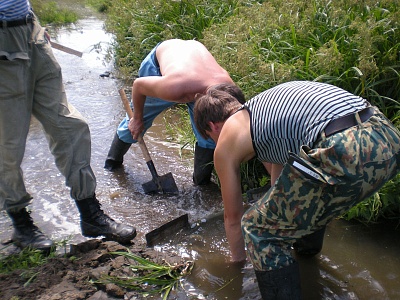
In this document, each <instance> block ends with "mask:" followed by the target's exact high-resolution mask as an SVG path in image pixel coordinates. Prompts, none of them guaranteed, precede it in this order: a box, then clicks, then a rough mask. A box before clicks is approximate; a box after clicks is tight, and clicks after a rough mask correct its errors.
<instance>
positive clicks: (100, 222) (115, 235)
mask: <svg viewBox="0 0 400 300" xmlns="http://www.w3.org/2000/svg"><path fill="white" fill-rule="evenodd" d="M75 203H76V205H77V207H78V210H79V212H80V214H81V230H82V235H83V236H86V237H91V238H95V237H99V236H105V237H106V239H107V240H111V241H116V242H119V243H122V244H125V243H129V242H130V241H131V240H133V239H134V238H135V237H136V229H135V228H134V227H132V226H130V225H124V224H121V223H117V222H115V221H114V220H113V219H112V218H110V217H109V216H108V215H106V214H105V213H104V212H103V210H102V209H101V208H100V202H99V201H98V200H97V199H96V196H94V197H93V198H87V199H83V200H79V201H76V200H75Z"/></svg>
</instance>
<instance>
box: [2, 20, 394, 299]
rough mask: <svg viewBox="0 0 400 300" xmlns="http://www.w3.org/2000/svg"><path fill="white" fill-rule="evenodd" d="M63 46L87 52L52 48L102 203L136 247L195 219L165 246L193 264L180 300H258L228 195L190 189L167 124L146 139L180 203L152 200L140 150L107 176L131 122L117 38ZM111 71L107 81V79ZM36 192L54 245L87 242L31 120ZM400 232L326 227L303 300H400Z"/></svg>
mask: <svg viewBox="0 0 400 300" xmlns="http://www.w3.org/2000/svg"><path fill="white" fill-rule="evenodd" d="M54 39H55V40H56V41H57V42H59V43H61V44H64V45H66V46H69V47H71V48H74V49H76V50H78V51H82V52H83V53H84V54H83V56H82V58H79V57H76V56H72V55H70V54H66V53H64V52H60V51H58V50H54V53H55V55H56V57H57V59H58V61H59V63H60V64H61V66H62V69H63V75H64V83H65V88H66V91H67V95H68V99H69V101H70V102H71V103H72V104H73V105H74V106H75V107H77V108H78V110H79V111H80V112H81V113H82V114H83V116H84V117H85V118H86V119H87V121H88V123H89V126H90V128H91V133H92V167H93V169H94V172H95V173H96V176H97V181H98V187H97V195H98V197H99V199H100V200H101V202H102V204H103V208H104V210H105V211H107V212H108V213H109V214H110V215H111V216H113V217H114V218H115V219H117V220H120V221H123V222H128V223H131V224H134V225H135V226H136V227H137V229H138V232H139V234H138V237H137V238H136V239H144V235H145V234H146V233H147V232H149V231H151V230H152V229H155V228H157V227H158V226H160V225H162V224H163V223H165V222H167V221H169V220H171V219H173V218H175V217H178V216H180V215H181V214H184V213H188V214H189V219H190V222H191V224H192V225H193V227H194V228H193V230H191V231H190V234H188V235H183V234H182V235H178V236H176V237H174V238H173V241H174V242H173V243H171V244H167V245H164V246H160V247H158V249H159V250H160V251H163V249H164V248H168V249H169V250H171V249H172V250H174V251H176V252H177V253H179V254H180V255H182V256H183V257H186V258H188V259H193V260H195V268H194V270H193V272H192V275H190V276H189V277H188V278H187V279H185V281H184V282H183V283H182V284H183V287H184V290H183V291H182V290H181V291H180V292H178V293H176V295H175V296H176V298H177V299H188V298H191V299H259V298H260V295H259V292H258V287H257V284H256V281H255V277H254V273H253V270H252V268H251V265H250V264H245V265H233V264H230V263H229V253H228V248H227V242H226V238H225V234H224V229H223V221H222V215H221V211H222V205H221V196H220V193H219V190H218V188H217V187H216V186H215V185H212V186H209V187H203V188H200V187H196V186H194V185H193V184H192V179H191V175H192V165H193V161H192V155H191V154H190V153H187V152H185V151H181V149H180V146H179V145H177V144H173V143H171V142H167V141H166V138H165V132H164V127H165V126H164V123H163V119H162V116H160V117H159V118H158V119H157V120H156V123H155V126H153V127H152V129H151V130H150V131H149V133H148V134H147V135H146V141H147V146H148V148H149V150H150V154H151V155H152V158H153V161H154V163H155V165H156V168H157V171H158V173H159V174H160V175H162V174H166V173H168V172H172V173H173V176H174V179H175V181H176V183H177V185H178V188H179V189H180V194H179V195H178V196H173V197H164V196H162V195H156V196H148V195H145V194H144V193H143V189H142V186H141V185H142V183H144V182H146V181H149V180H150V179H151V176H150V173H149V171H148V169H147V166H146V164H145V162H144V160H143V159H142V155H141V152H140V149H139V147H136V146H132V147H131V149H130V151H129V152H128V154H127V155H126V157H125V163H124V168H123V169H121V170H120V171H118V172H116V173H110V172H108V171H106V170H104V169H103V164H104V159H105V156H106V154H107V151H108V147H109V145H110V143H111V140H112V138H113V135H114V132H115V129H116V126H117V125H118V123H119V121H120V120H121V118H122V117H123V116H124V111H123V108H122V105H121V101H120V99H119V94H118V89H119V88H120V87H122V86H123V85H122V84H121V83H120V82H119V81H118V80H117V79H116V78H114V74H113V68H112V63H107V62H105V60H104V56H105V54H106V49H107V47H108V45H109V43H110V41H111V39H112V37H111V36H110V35H108V34H106V33H105V32H104V31H103V28H102V22H101V21H100V20H98V19H96V18H87V19H84V20H82V21H80V22H79V24H78V25H77V27H74V28H71V29H68V30H67V29H63V30H61V31H60V32H59V33H58V35H57V37H56V38H54ZM105 72H110V73H111V75H110V76H109V77H101V76H100V75H101V74H104V73H105ZM23 170H24V174H25V179H26V184H27V187H28V190H29V192H30V193H31V194H32V195H33V196H34V202H33V204H32V205H31V208H32V211H33V217H34V219H35V220H36V222H37V223H38V224H39V226H40V227H41V228H42V229H43V231H44V232H46V233H47V234H48V235H50V236H52V238H54V239H55V240H62V239H66V238H69V239H70V240H71V241H72V242H80V241H83V240H85V238H83V237H82V236H81V235H80V228H79V216H78V211H77V209H76V207H75V205H74V203H73V201H72V200H71V199H70V197H69V191H68V190H67V189H66V188H65V185H64V178H63V177H62V176H61V175H60V173H59V172H58V171H57V169H56V167H55V165H54V160H53V157H52V156H51V154H50V151H49V150H48V146H47V142H46V140H45V138H44V135H43V132H42V130H41V127H40V124H38V122H37V121H36V120H34V119H33V120H32V124H31V130H30V134H29V138H28V142H27V151H26V155H25V159H24V161H23ZM0 225H1V227H0V238H1V239H2V240H5V239H7V237H8V236H9V235H10V233H11V227H10V226H11V224H10V221H9V220H8V218H7V217H6V216H5V214H4V213H1V214H0ZM394 227H395V226H393V224H392V225H390V226H388V225H386V226H379V227H374V228H367V227H365V226H362V225H359V224H352V223H348V222H345V221H342V220H337V221H334V222H333V223H331V224H330V225H329V227H328V229H327V233H326V237H325V244H324V247H323V250H322V252H321V253H320V255H318V256H317V257H315V258H312V259H304V258H299V261H300V265H301V273H302V286H303V293H304V299H400V258H399V253H400V239H399V231H398V230H397V231H396V230H394V229H393V228H394Z"/></svg>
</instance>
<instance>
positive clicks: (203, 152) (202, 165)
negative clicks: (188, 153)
mask: <svg viewBox="0 0 400 300" xmlns="http://www.w3.org/2000/svg"><path fill="white" fill-rule="evenodd" d="M213 160H214V149H207V148H203V147H200V146H199V145H198V144H197V143H196V146H195V148H194V172H193V182H194V184H196V185H205V184H208V183H210V181H211V174H212V171H213V168H214V164H213Z"/></svg>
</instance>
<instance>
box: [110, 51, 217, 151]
mask: <svg viewBox="0 0 400 300" xmlns="http://www.w3.org/2000/svg"><path fill="white" fill-rule="evenodd" d="M158 45H159V44H158ZM158 45H157V46H156V47H154V48H153V50H151V52H150V53H149V54H148V55H147V56H146V58H145V59H144V60H143V61H142V63H141V65H140V68H139V77H146V76H162V75H161V72H160V67H159V65H158V62H157V57H156V50H157V47H158ZM173 105H176V102H170V101H165V100H162V99H160V98H154V97H146V102H145V103H144V110H143V122H144V132H143V134H144V133H145V132H146V131H147V130H148V129H149V128H150V127H151V126H152V125H153V121H154V119H155V118H156V117H157V116H158V115H159V114H160V113H161V112H163V111H164V110H166V109H167V108H169V107H171V106H173ZM186 105H187V107H188V111H189V116H190V121H191V123H192V130H193V133H194V135H195V137H196V139H197V144H198V146H200V147H202V148H207V149H214V148H215V143H214V141H213V140H212V139H204V138H203V137H202V136H201V135H200V133H199V132H198V130H197V128H196V126H195V124H194V115H193V109H194V102H190V103H187V104H186ZM128 123H129V117H128V116H126V117H125V118H124V119H123V120H122V121H121V123H120V124H119V126H118V129H117V134H118V137H119V139H120V140H122V141H123V142H125V143H129V144H132V143H136V140H134V139H133V138H132V134H131V132H130V131H129V129H128Z"/></svg>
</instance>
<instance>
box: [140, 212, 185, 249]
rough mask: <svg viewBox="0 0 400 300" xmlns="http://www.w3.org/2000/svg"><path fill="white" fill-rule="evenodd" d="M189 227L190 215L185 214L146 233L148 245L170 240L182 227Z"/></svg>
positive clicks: (151, 245)
mask: <svg viewBox="0 0 400 300" xmlns="http://www.w3.org/2000/svg"><path fill="white" fill-rule="evenodd" d="M185 228H189V216H188V214H184V215H182V216H180V217H178V218H176V219H173V220H172V221H169V222H168V223H165V224H164V225H162V226H160V227H158V228H156V229H154V230H152V231H150V232H149V233H147V234H146V245H147V247H153V246H155V245H157V244H160V243H162V242H163V241H165V240H167V239H168V240H170V239H171V238H172V237H174V236H175V235H177V233H179V232H180V231H181V230H182V229H185Z"/></svg>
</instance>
